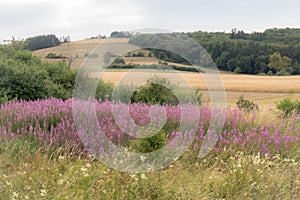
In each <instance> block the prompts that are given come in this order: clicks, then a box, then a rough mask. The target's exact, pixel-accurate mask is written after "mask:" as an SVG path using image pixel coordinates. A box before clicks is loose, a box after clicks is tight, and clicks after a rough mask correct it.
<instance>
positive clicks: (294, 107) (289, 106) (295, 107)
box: [277, 98, 300, 117]
mask: <svg viewBox="0 0 300 200" xmlns="http://www.w3.org/2000/svg"><path fill="white" fill-rule="evenodd" d="M277 109H279V110H280V111H281V112H282V113H283V114H284V116H285V117H288V116H290V115H291V114H292V113H293V112H296V113H300V101H292V100H291V99H289V98H286V99H283V100H282V101H281V102H279V104H277Z"/></svg>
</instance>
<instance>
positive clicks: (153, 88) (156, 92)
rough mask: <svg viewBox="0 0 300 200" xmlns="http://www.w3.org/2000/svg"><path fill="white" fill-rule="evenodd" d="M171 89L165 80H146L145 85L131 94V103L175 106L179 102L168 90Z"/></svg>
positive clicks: (160, 78)
mask: <svg viewBox="0 0 300 200" xmlns="http://www.w3.org/2000/svg"><path fill="white" fill-rule="evenodd" d="M172 87H173V86H172V85H171V83H170V81H169V80H168V79H167V78H164V77H158V76H152V77H150V78H149V79H148V80H147V85H145V86H143V87H141V88H139V89H138V90H137V91H135V92H134V93H133V94H132V96H131V102H143V103H147V104H160V105H164V104H170V105H177V104H179V102H178V99H177V98H176V96H175V94H174V93H173V92H172V91H171V89H170V88H172Z"/></svg>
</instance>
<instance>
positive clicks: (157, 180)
mask: <svg viewBox="0 0 300 200" xmlns="http://www.w3.org/2000/svg"><path fill="white" fill-rule="evenodd" d="M240 101H241V100H240ZM95 105H96V110H97V111H96V112H97V116H98V120H99V124H100V126H101V127H102V128H103V129H104V130H106V134H107V136H108V138H110V140H111V141H114V143H115V144H118V145H122V146H125V147H127V148H129V149H131V151H138V152H147V151H152V150H155V149H156V148H157V144H161V139H163V140H164V141H165V143H168V142H169V140H171V139H172V138H170V135H172V134H168V133H171V132H172V130H173V131H174V130H176V127H177V126H176V123H178V119H180V112H178V111H177V110H176V109H177V107H176V106H175V107H169V106H166V109H167V110H168V113H169V115H168V116H169V117H168V120H167V123H166V126H164V128H163V133H165V134H164V137H163V138H161V137H158V138H156V139H154V140H152V141H154V143H148V142H149V141H148V142H147V139H145V140H142V141H141V140H140V139H139V140H134V139H133V138H128V137H124V136H125V135H124V132H123V131H122V130H120V129H118V128H117V127H116V125H115V124H114V122H113V121H112V119H113V118H112V117H113V116H112V115H111V114H110V102H104V103H96V104H95ZM132 106H133V107H132V109H131V112H132V117H133V119H134V120H135V121H136V123H137V124H141V125H143V124H147V120H149V118H148V117H147V116H148V114H147V106H146V105H144V104H133V105H132ZM245 108H247V107H245ZM240 109H241V110H239V109H237V108H228V110H227V115H226V122H225V126H224V128H223V131H222V134H221V137H220V139H219V141H218V143H217V145H216V147H215V148H214V150H213V151H212V152H211V153H210V154H209V155H208V156H207V157H205V158H203V159H199V158H197V155H198V152H199V147H200V146H201V144H202V142H203V139H204V137H205V135H206V132H207V131H208V126H207V125H208V123H209V121H210V110H211V108H210V107H209V106H206V105H202V106H201V109H200V111H201V121H200V124H199V129H198V132H197V136H196V139H195V142H194V143H193V145H192V146H191V147H190V150H189V151H188V152H186V153H185V154H184V155H183V156H182V157H181V158H180V159H179V160H177V161H175V162H174V163H173V164H172V165H170V166H169V167H168V168H166V169H163V170H160V171H156V172H151V173H147V174H128V173H125V172H120V171H116V170H113V169H110V168H108V167H106V166H104V165H103V164H102V163H101V162H100V161H98V160H97V159H95V158H94V157H93V156H90V155H89V154H87V153H86V152H85V151H84V149H83V148H82V147H83V146H82V144H81V141H80V140H79V138H78V135H77V131H76V129H75V126H74V122H73V117H72V100H71V99H70V100H67V101H62V100H59V99H48V100H42V101H32V102H15V103H7V104H4V105H2V106H1V115H0V117H1V118H0V130H1V132H0V133H1V138H2V139H1V149H0V161H1V162H0V163H1V164H0V172H1V173H0V174H1V175H0V177H1V179H0V181H1V184H0V185H1V186H0V194H1V197H2V199H70V198H83V199H212V198H213V199H245V198H251V199H253V198H254V199H297V198H299V196H300V190H299V189H300V177H299V175H298V174H299V171H300V165H299V141H298V137H299V129H300V127H299V116H297V115H295V116H290V117H289V118H278V119H277V120H276V121H272V122H271V123H269V122H266V121H265V122H261V121H260V120H259V118H258V116H257V114H258V113H257V111H253V113H251V112H252V111H251V110H250V111H249V110H243V106H242V107H241V106H240ZM249 112H250V114H249ZM157 114H158V115H159V113H157ZM101 116H104V117H101ZM125 121H126V120H125ZM178 134H180V133H178ZM129 140H132V141H133V142H130V141H129ZM134 141H135V142H134ZM145 142H146V143H145ZM145 144H150V146H149V145H146V146H145ZM151 144H153V146H151Z"/></svg>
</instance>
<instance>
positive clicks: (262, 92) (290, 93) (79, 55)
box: [34, 39, 300, 107]
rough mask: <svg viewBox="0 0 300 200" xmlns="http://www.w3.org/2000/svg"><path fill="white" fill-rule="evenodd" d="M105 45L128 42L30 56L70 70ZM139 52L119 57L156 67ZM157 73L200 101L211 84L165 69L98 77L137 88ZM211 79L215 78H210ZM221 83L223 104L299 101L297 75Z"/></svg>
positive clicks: (234, 77) (225, 78)
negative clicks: (66, 64) (194, 91)
mask: <svg viewBox="0 0 300 200" xmlns="http://www.w3.org/2000/svg"><path fill="white" fill-rule="evenodd" d="M106 42H118V43H128V39H92V40H82V41H75V42H71V43H65V44H62V45H60V46H57V47H52V48H47V49H42V50H38V51H35V52H34V55H36V56H38V57H40V58H41V59H43V60H46V61H48V62H57V61H59V60H63V59H47V58H46V55H47V54H49V53H55V54H57V55H62V56H65V57H67V59H65V61H66V62H69V60H68V59H70V58H71V59H72V62H71V65H70V67H71V68H79V67H80V66H81V64H82V63H83V62H84V59H85V55H86V54H87V53H89V52H91V51H92V50H93V49H94V48H95V47H96V46H97V45H100V44H102V43H106ZM137 52H143V53H144V54H145V57H127V56H128V55H123V56H122V58H123V59H124V60H125V62H126V63H127V64H128V63H132V64H139V65H142V64H158V63H159V59H157V58H155V57H149V53H150V52H149V51H147V50H143V49H141V50H135V51H133V52H131V53H137ZM168 64H169V65H180V66H184V65H182V64H177V63H170V62H169V63H168ZM154 74H157V75H159V76H164V77H166V78H168V79H169V80H170V81H171V82H172V83H175V84H178V86H180V87H182V88H187V87H190V86H191V87H192V88H195V89H196V88H200V89H201V91H202V93H203V96H204V98H206V99H210V95H209V92H208V90H207V83H208V84H213V82H214V80H213V79H212V78H210V77H208V78H205V77H206V75H205V74H198V73H192V72H178V73H176V72H170V71H168V70H166V71H162V70H126V69H113V70H107V71H105V73H103V74H102V75H101V78H102V79H103V80H104V81H107V82H111V83H113V84H114V85H116V84H118V82H122V83H125V84H134V85H136V86H141V85H143V84H145V81H146V79H147V78H149V77H150V76H152V75H154ZM92 76H93V77H99V76H100V74H99V73H93V74H92ZM214 78H215V77H214ZM218 79H219V80H221V81H222V84H223V85H222V86H223V87H224V91H225V92H226V97H227V103H228V104H234V103H235V102H236V101H237V99H238V98H239V96H241V95H243V96H245V98H247V99H250V100H253V101H256V102H257V103H259V104H262V105H266V106H268V107H269V106H272V107H273V106H274V105H275V104H276V103H278V102H279V101H280V100H282V99H284V98H287V97H288V98H291V99H300V76H286V77H278V76H253V75H240V74H230V73H227V72H226V73H225V72H221V73H220V76H219V77H218Z"/></svg>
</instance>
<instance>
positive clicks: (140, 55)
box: [130, 51, 151, 57]
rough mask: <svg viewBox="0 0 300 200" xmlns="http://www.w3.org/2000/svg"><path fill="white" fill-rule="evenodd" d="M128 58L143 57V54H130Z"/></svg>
mask: <svg viewBox="0 0 300 200" xmlns="http://www.w3.org/2000/svg"><path fill="white" fill-rule="evenodd" d="M148 55H149V54H148ZM130 56H131V57H145V53H143V52H140V51H139V52H138V53H132V54H130ZM150 57H151V56H150Z"/></svg>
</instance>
